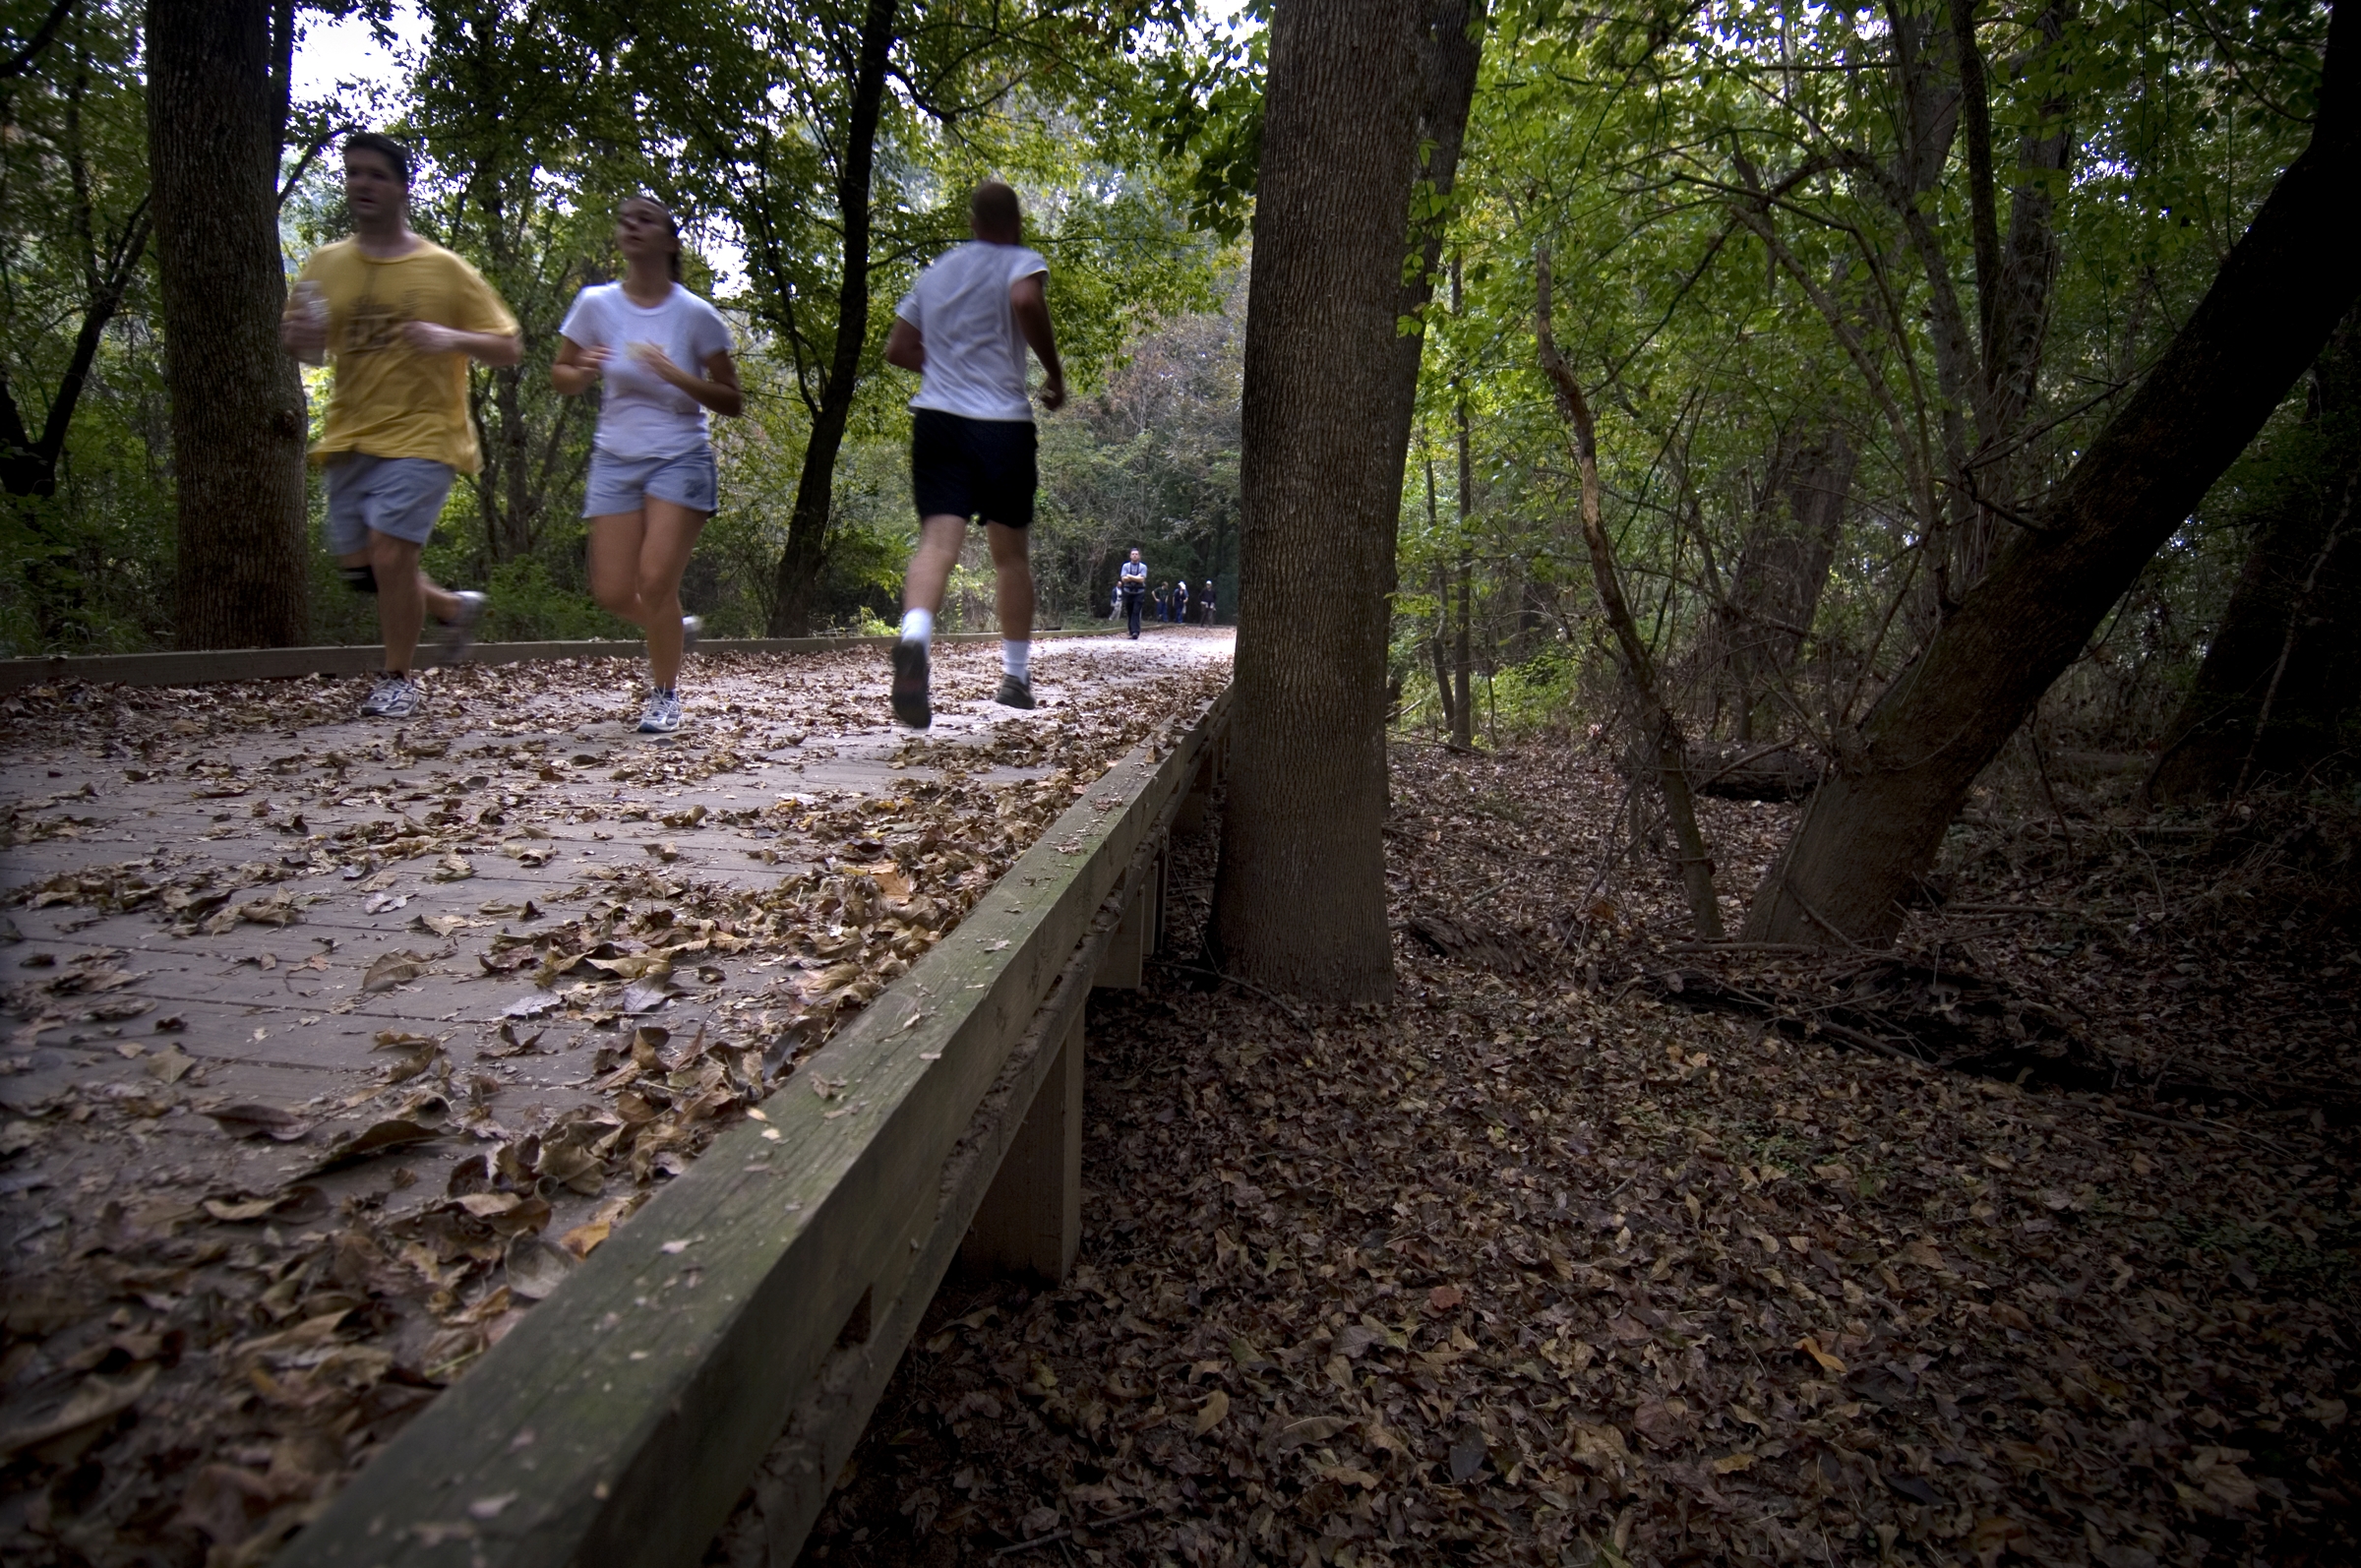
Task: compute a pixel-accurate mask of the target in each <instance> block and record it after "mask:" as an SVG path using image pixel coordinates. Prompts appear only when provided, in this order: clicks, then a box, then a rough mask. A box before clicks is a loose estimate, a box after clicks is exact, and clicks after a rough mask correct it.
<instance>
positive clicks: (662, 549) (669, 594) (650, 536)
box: [636, 496, 708, 692]
mask: <svg viewBox="0 0 2361 1568" xmlns="http://www.w3.org/2000/svg"><path fill="white" fill-rule="evenodd" d="M643 514H644V515H645V517H646V518H647V525H646V528H645V529H644V531H643V532H642V534H641V537H640V543H639V562H638V575H637V579H636V589H637V593H638V599H639V626H640V629H641V630H642V631H644V632H646V633H647V671H648V678H649V679H650V680H651V681H652V682H653V683H654V684H655V685H657V686H659V687H662V688H663V689H664V690H665V691H667V692H669V691H671V690H672V689H673V683H674V682H676V681H678V680H679V679H680V676H681V573H684V572H686V571H688V570H689V556H690V553H691V552H693V551H694V550H696V536H697V535H698V534H699V533H701V532H703V531H704V526H705V518H706V516H707V515H708V514H707V513H702V512H692V511H691V510H690V509H688V508H687V507H684V506H682V505H681V504H680V503H679V502H677V501H659V500H657V499H656V498H655V497H654V496H650V497H648V498H647V504H646V511H645V513H643Z"/></svg>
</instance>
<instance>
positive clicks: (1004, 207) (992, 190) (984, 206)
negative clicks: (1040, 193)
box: [967, 180, 1024, 245]
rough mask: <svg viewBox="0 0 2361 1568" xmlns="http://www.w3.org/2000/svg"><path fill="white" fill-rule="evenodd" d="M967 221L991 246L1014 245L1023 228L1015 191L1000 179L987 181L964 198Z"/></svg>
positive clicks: (979, 236)
mask: <svg viewBox="0 0 2361 1568" xmlns="http://www.w3.org/2000/svg"><path fill="white" fill-rule="evenodd" d="M967 222H968V227H970V228H972V229H973V230H975V235H976V238H978V239H980V240H984V241H986V242H988V243H990V244H994V245H1014V244H1015V243H1016V242H1017V238H1018V236H1019V235H1020V234H1021V233H1022V231H1023V227H1024V219H1023V215H1022V213H1021V212H1020V211H1018V209H1017V205H1016V192H1015V191H1014V190H1012V189H1010V188H1009V187H1008V186H1006V185H1004V184H1002V183H1001V182H1000V181H999V180H986V181H985V182H984V183H983V184H982V185H979V186H977V187H976V194H975V195H973V196H971V197H969V198H968V199H967Z"/></svg>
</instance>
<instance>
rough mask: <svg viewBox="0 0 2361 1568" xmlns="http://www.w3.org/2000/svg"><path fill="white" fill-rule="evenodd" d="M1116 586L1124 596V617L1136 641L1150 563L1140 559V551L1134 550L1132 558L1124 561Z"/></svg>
mask: <svg viewBox="0 0 2361 1568" xmlns="http://www.w3.org/2000/svg"><path fill="white" fill-rule="evenodd" d="M1115 587H1116V591H1117V592H1118V593H1120V594H1121V595H1122V596H1123V619H1124V620H1125V622H1127V623H1128V624H1129V627H1130V631H1131V636H1132V639H1133V640H1134V641H1136V640H1138V637H1139V611H1140V603H1141V601H1142V600H1144V599H1146V598H1147V596H1148V564H1147V563H1146V562H1145V561H1142V560H1140V559H1139V552H1138V551H1136V550H1134V551H1132V552H1131V559H1130V560H1128V561H1126V562H1124V563H1123V570H1122V574H1121V575H1120V576H1119V577H1117V578H1116V579H1115Z"/></svg>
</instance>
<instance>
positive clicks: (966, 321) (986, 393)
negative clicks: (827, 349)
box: [893, 240, 1050, 424]
mask: <svg viewBox="0 0 2361 1568" xmlns="http://www.w3.org/2000/svg"><path fill="white" fill-rule="evenodd" d="M1049 270H1050V264H1049V263H1048V262H1046V261H1044V260H1042V257H1041V253H1040V252H1038V251H1029V250H1026V249H1025V248H1024V247H1023V246H1022V245H991V244H987V243H986V242H985V241H983V240H970V241H968V242H967V243H966V244H965V245H962V246H960V247H959V248H958V249H957V250H954V251H951V252H950V253H949V254H947V255H945V256H943V257H942V258H941V259H939V260H938V261H937V262H936V263H935V265H934V266H932V267H930V268H928V269H927V270H926V271H923V272H921V273H919V274H918V282H917V283H916V284H915V285H914V286H913V287H912V288H911V290H910V292H909V293H907V294H905V295H903V296H902V302H901V303H900V304H899V305H896V306H895V307H894V308H893V313H894V314H895V315H896V316H899V317H900V318H901V319H902V320H904V321H906V322H908V323H909V324H910V325H911V326H913V327H915V328H917V329H918V335H919V338H920V340H921V341H922V342H923V343H924V344H925V345H926V350H927V369H926V376H925V379H924V380H923V381H922V382H921V383H920V384H919V389H918V395H917V396H916V397H913V398H911V399H910V406H911V407H913V408H935V409H939V410H941V411H942V412H944V413H947V414H964V415H965V416H967V417H968V418H970V419H1003V420H1012V419H1021V420H1023V421H1024V422H1025V423H1026V424H1031V423H1032V422H1033V400H1032V398H1030V397H1028V396H1027V395H1026V394H1025V339H1024V334H1023V333H1021V332H1018V331H1017V330H1016V309H1015V307H1014V306H1012V305H1010V304H1009V303H1008V290H1009V289H1010V287H1012V286H1013V285H1014V284H1015V283H1016V280H1017V279H1018V278H1020V277H1031V276H1032V275H1033V274H1034V273H1036V272H1047V271H1049Z"/></svg>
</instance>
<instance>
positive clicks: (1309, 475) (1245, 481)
mask: <svg viewBox="0 0 2361 1568" xmlns="http://www.w3.org/2000/svg"><path fill="white" fill-rule="evenodd" d="M1422 18H1423V8H1422V7H1421V6H1420V5H1419V4H1418V3H1417V0H1279V5H1278V8H1277V11H1276V13H1275V15H1274V17H1273V19H1272V24H1271V45H1270V72H1269V78H1268V87H1267V89H1266V92H1265V98H1264V110H1263V115H1264V119H1263V142H1262V167H1261V175H1260V182H1259V189H1258V191H1257V193H1256V198H1255V212H1254V273H1253V280H1252V283H1251V286H1250V292H1249V295H1248V303H1247V314H1246V350H1245V375H1244V387H1243V392H1242V395H1241V411H1240V415H1241V417H1240V426H1241V431H1240V434H1241V453H1240V473H1239V481H1240V491H1241V518H1242V530H1241V532H1242V537H1241V543H1240V557H1241V561H1240V577H1241V584H1240V598H1239V610H1240V615H1239V630H1238V657H1237V675H1236V680H1237V686H1238V709H1237V712H1238V717H1237V719H1236V720H1235V726H1234V729H1233V733H1232V740H1231V764H1230V766H1231V771H1230V797H1229V805H1228V808H1227V810H1226V811H1225V813H1224V815H1223V821H1222V855H1221V868H1220V872H1219V874H1218V877H1217V880H1216V885H1215V890H1214V916H1213V931H1212V934H1211V946H1212V948H1213V952H1214V956H1215V957H1216V958H1217V959H1218V961H1219V962H1220V963H1221V964H1222V965H1223V966H1224V967H1226V968H1228V969H1230V970H1231V971H1233V972H1234V973H1237V974H1239V975H1241V976H1242V977H1243V978H1245V979H1248V980H1251V981H1254V982H1256V983H1257V984H1260V985H1264V986H1268V987H1271V988H1272V989H1274V990H1278V991H1282V992H1288V993H1293V994H1295V995H1302V996H1306V997H1310V998H1313V999H1319V1000H1332V1001H1358V1000H1376V999H1382V998H1384V997H1386V996H1388V995H1391V994H1392V990H1393V938H1392V934H1391V933H1390V931H1389V930H1388V928H1387V922H1386V892H1385V851H1384V842H1383V836H1382V830H1383V827H1384V818H1385V790H1386V778H1385V732H1384V722H1385V684H1386V677H1385V655H1386V638H1387V622H1388V615H1387V597H1388V595H1389V593H1390V592H1391V590H1392V587H1393V580H1394V578H1393V573H1394V535H1395V526H1396V523H1397V521H1398V516H1397V513H1399V510H1400V507H1401V497H1402V471H1403V459H1404V456H1405V454H1406V450H1407V447H1408V443H1409V436H1410V430H1409V417H1408V406H1407V401H1406V400H1405V399H1404V398H1403V397H1401V396H1400V395H1398V392H1399V389H1400V387H1401V385H1402V377H1401V374H1400V367H1401V364H1402V348H1401V338H1400V336H1399V335H1398V333H1397V331H1396V322H1397V320H1398V319H1399V316H1400V303H1401V293H1402V281H1401V279H1402V261H1403V254H1404V247H1405V245H1406V243H1407V241H1408V238H1409V230H1408V216H1409V211H1410V193H1411V183H1412V177H1413V174H1414V172H1415V168H1416V161H1415V160H1416V154H1417V150H1418V135H1419V34H1420V26H1421V21H1422ZM1413 368H1414V372H1415V364H1414V367H1413Z"/></svg>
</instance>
